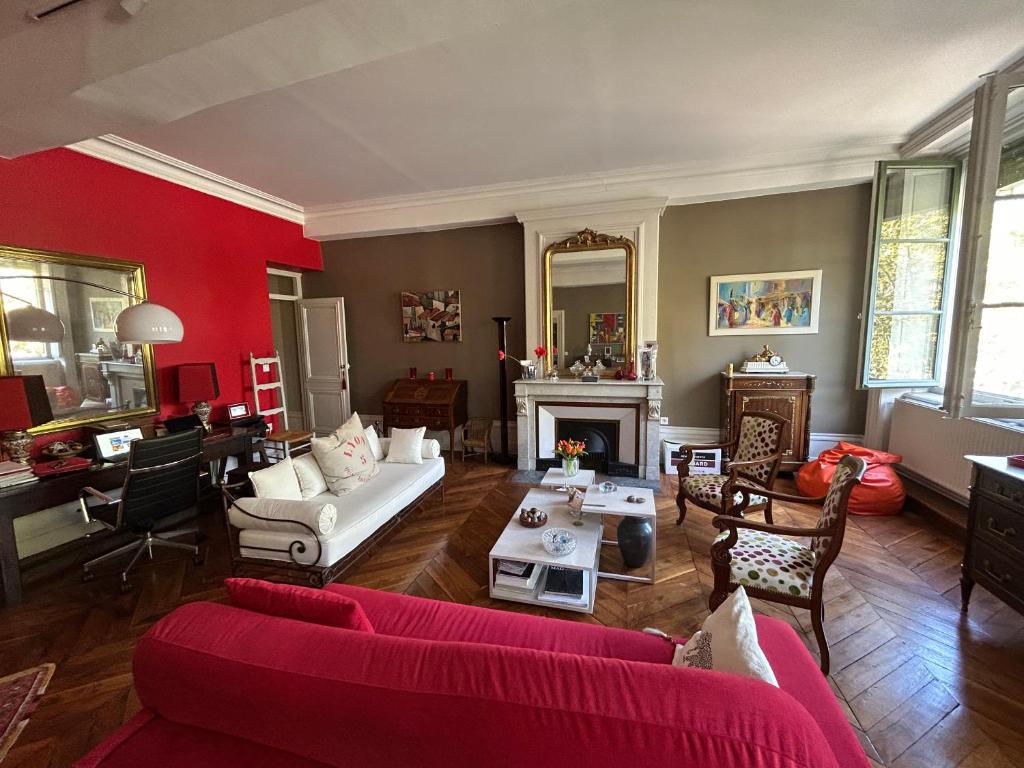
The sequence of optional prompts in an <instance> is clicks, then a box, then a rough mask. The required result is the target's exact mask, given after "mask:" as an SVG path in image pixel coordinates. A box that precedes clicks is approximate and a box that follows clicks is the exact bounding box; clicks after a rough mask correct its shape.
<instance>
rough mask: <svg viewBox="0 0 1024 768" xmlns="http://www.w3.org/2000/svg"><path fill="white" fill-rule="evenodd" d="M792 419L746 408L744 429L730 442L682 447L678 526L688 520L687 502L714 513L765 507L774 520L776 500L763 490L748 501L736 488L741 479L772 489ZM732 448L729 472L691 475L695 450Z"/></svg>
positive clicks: (767, 517) (677, 495) (677, 501)
mask: <svg viewBox="0 0 1024 768" xmlns="http://www.w3.org/2000/svg"><path fill="white" fill-rule="evenodd" d="M788 427H789V420H788V419H786V418H785V417H783V416H779V415H778V414H777V413H770V412H769V411H744V412H743V414H742V415H741V416H740V428H739V429H738V430H736V439H735V440H732V441H730V442H728V443H713V444H710V445H683V446H681V451H682V452H681V459H682V460H681V461H680V462H679V493H678V494H676V506H677V507H679V519H677V520H676V525H682V524H683V520H685V519H686V502H687V501H689V502H691V503H693V504H696V505H697V506H698V507H703V508H704V509H707V510H709V511H711V512H719V513H721V514H726V515H729V514H731V515H740V516H742V515H743V514H744V513H745V512H756V511H760V510H762V509H763V510H764V519H765V520H767V521H768V522H769V523H771V522H772V500H771V497H770V496H765V495H764V494H762V493H760V491H757V492H755V493H754V494H752V495H751V496H750V497H749V498H748V499H746V501H741V497H740V495H739V494H738V493H736V489H735V488H734V487H733V486H735V484H736V483H737V482H746V483H747V484H748V485H753V486H757V487H758V488H760V489H762V490H771V487H772V484H773V483H774V482H775V476H776V475H777V474H778V472H779V464H780V463H781V462H782V444H783V437H784V436H785V432H786V429H788ZM716 448H720V449H726V448H728V449H729V455H730V456H731V457H732V459H731V461H730V462H729V469H728V474H721V475H695V476H694V477H690V461H691V459H692V458H693V452H694V451H700V450H713V449H716Z"/></svg>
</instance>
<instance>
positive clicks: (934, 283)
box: [861, 160, 960, 387]
mask: <svg viewBox="0 0 1024 768" xmlns="http://www.w3.org/2000/svg"><path fill="white" fill-rule="evenodd" d="M959 187H960V163H959V162H956V161H936V160H929V161H913V160H911V161H904V162H882V163H879V164H878V169H877V174H876V178H875V189H874V201H875V208H874V211H873V218H872V222H873V228H872V233H873V241H872V249H871V261H870V274H869V275H868V282H867V291H866V297H865V310H866V311H865V313H864V316H863V317H864V336H863V338H864V348H863V352H864V354H863V358H862V360H861V385H862V386H865V387H883V386H884V387H894V386H902V387H906V386H933V385H936V384H938V383H939V379H940V377H941V375H942V369H943V359H944V353H945V329H946V316H947V314H948V313H947V306H948V303H949V295H950V293H951V285H950V284H951V282H952V273H953V261H954V259H953V249H954V231H955V227H956V215H957V200H958V197H959Z"/></svg>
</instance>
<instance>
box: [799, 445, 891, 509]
mask: <svg viewBox="0 0 1024 768" xmlns="http://www.w3.org/2000/svg"><path fill="white" fill-rule="evenodd" d="M847 455H852V456H859V457H860V458H862V459H864V461H865V462H866V463H867V465H868V468H867V470H866V471H865V472H864V479H863V480H861V483H860V485H858V486H857V487H855V488H854V489H853V493H852V494H851V495H850V506H849V507H848V509H849V511H850V512H851V513H852V514H854V515H895V514H896V513H898V512H899V511H900V510H901V509H903V500H904V499H905V498H906V495H907V494H906V493H905V492H904V490H903V483H902V482H901V481H900V478H899V476H898V475H897V474H896V470H894V469H893V468H892V465H893V464H899V463H900V462H901V461H903V457H902V456H898V455H897V454H895V453H886V452H885V451H874V450H872V449H870V448H865V447H863V446H861V445H854V444H853V443H843V442H840V443H839V444H838V445H837V446H836V447H835V448H829V449H828V450H827V451H822V453H821V455H820V456H819V457H818V458H816V459H814V460H813V461H809V462H807V463H806V464H804V465H803V466H802V467H800V471H799V472H797V474H796V487H797V490H798V491H800V493H802V494H803V495H804V496H814V497H816V498H818V497H821V496H824V495H825V493H826V492H827V491H828V485H829V483H831V482H832V475H834V474H835V472H836V465H837V464H838V463H839V461H840V460H841V459H842V458H843V456H847Z"/></svg>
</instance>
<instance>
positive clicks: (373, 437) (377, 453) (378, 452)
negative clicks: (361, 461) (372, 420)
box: [363, 424, 384, 461]
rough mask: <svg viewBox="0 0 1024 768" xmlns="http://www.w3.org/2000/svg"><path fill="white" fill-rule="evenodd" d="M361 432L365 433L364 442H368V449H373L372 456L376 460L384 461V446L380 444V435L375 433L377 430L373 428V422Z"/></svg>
mask: <svg viewBox="0 0 1024 768" xmlns="http://www.w3.org/2000/svg"><path fill="white" fill-rule="evenodd" d="M363 434H364V435H366V442H368V443H369V444H370V450H371V451H373V458H375V459H376V460H377V461H384V448H383V447H382V446H381V444H380V437H379V436H378V435H377V430H376V429H374V428H373V424H371V425H370V426H368V427H367V428H366V429H364V430H363Z"/></svg>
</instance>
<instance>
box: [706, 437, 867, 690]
mask: <svg viewBox="0 0 1024 768" xmlns="http://www.w3.org/2000/svg"><path fill="white" fill-rule="evenodd" d="M866 467H867V465H866V464H865V463H864V460H863V459H861V458H858V457H856V456H844V457H843V460H842V461H841V462H839V466H837V467H836V473H835V475H834V476H833V477H832V482H831V484H830V485H829V487H828V492H827V493H826V494H825V495H824V496H822V497H821V498H820V499H812V498H807V497H804V496H793V495H790V494H787V493H778V492H776V491H765V490H764V489H762V488H759V487H753V486H749V485H744V484H742V483H738V484H737V485H736V486H735V490H736V491H737V492H738V493H740V494H742V495H743V496H744V497H746V496H747V495H751V494H756V493H757V494H764V493H767V494H769V495H770V496H771V497H772V498H775V499H777V500H779V501H783V502H786V501H789V502H797V503H800V504H812V503H814V504H821V513H820V514H819V515H818V523H817V525H815V526H814V527H813V528H793V527H789V526H783V525H770V524H768V523H758V522H754V521H753V520H744V519H742V518H738V517H733V516H732V515H717V516H716V517H715V519H714V521H713V522H714V524H715V526H716V527H717V528H719V529H721V531H722V533H720V534H719V535H718V537H717V538H716V539H715V543H714V544H712V545H711V571H712V573H713V574H714V577H715V587H714V591H713V592H712V593H711V599H710V601H709V604H710V608H711V610H715V608H717V607H718V606H719V605H721V604H722V601H723V600H725V598H726V597H728V596H729V593H730V592H732V591H733V590H735V589H736V588H737V587H740V586H742V587H743V588H744V589H745V590H746V591H747V594H748V595H750V597H757V598H760V599H761V600H768V601H770V602H774V603H782V604H784V605H792V606H796V607H797V608H807V609H808V610H810V612H811V626H812V627H813V628H814V637H815V639H817V641H818V651H819V652H820V654H821V671H822V672H823V673H825V674H826V675H827V674H828V668H829V651H828V640H826V638H825V630H824V628H823V626H822V623H823V621H824V619H825V602H824V598H823V589H822V587H823V585H824V582H825V572H826V571H828V568H829V566H830V565H832V562H833V561H834V560H835V559H836V556H837V555H838V554H839V550H840V548H841V547H842V546H843V534H844V533H845V531H846V505H847V504H848V502H849V500H850V493H852V492H853V489H854V487H855V486H856V485H857V484H858V483H859V482H860V480H861V477H862V476H863V475H864V470H865V469H866ZM798 537H808V538H809V539H810V541H809V543H808V544H804V543H802V542H801V541H799V540H798Z"/></svg>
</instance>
